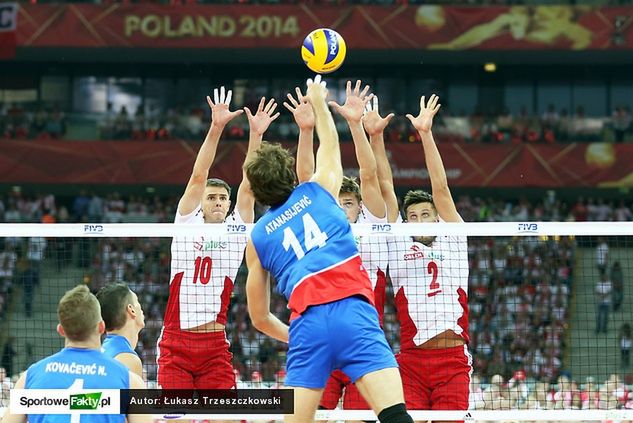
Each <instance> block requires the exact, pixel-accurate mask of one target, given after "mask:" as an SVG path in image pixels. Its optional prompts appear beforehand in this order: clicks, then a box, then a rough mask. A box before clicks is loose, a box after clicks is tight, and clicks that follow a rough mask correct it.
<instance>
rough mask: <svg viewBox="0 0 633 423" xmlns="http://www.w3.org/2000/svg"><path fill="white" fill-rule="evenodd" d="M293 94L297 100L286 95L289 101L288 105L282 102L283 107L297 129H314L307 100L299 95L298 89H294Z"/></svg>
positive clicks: (299, 90) (312, 115) (311, 111)
mask: <svg viewBox="0 0 633 423" xmlns="http://www.w3.org/2000/svg"><path fill="white" fill-rule="evenodd" d="M295 92H296V93H297V98H296V99H295V98H294V97H293V96H292V94H290V93H288V101H290V104H288V103H286V102H285V101H284V107H285V108H286V109H288V110H290V113H292V115H293V116H294V118H295V122H296V123H297V126H299V129H301V130H305V129H314V125H315V119H314V111H313V110H312V106H310V103H308V100H307V99H306V98H305V97H304V96H303V94H301V89H299V87H297V88H295Z"/></svg>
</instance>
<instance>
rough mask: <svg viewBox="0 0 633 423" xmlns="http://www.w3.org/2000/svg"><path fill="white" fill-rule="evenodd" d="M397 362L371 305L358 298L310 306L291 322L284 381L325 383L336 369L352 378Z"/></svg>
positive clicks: (304, 384)
mask: <svg viewBox="0 0 633 423" xmlns="http://www.w3.org/2000/svg"><path fill="white" fill-rule="evenodd" d="M391 367H396V368H397V367H398V363H397V362H396V359H395V357H394V355H393V351H392V350H391V347H389V344H388V343H387V340H386V339H385V333H384V332H383V331H382V329H381V328H380V324H379V323H378V313H377V312H376V309H375V308H374V307H373V306H372V305H371V304H369V303H368V302H367V301H366V300H364V299H362V298H359V297H349V298H344V299H342V300H339V301H334V302H332V303H327V304H321V305H317V306H311V307H309V308H308V309H307V310H306V311H305V312H304V313H303V314H302V315H301V316H300V317H298V318H296V319H295V320H293V321H292V322H291V323H290V337H289V340H288V359H287V363H286V372H287V374H286V382H285V385H286V386H293V387H303V388H324V387H325V383H326V382H327V379H328V378H329V377H330V373H332V371H333V370H335V369H340V370H342V371H343V372H344V373H345V374H346V375H348V376H349V377H350V379H351V380H352V382H356V380H358V379H359V378H360V377H362V376H364V375H366V374H367V373H371V372H374V371H377V370H382V369H387V368H391Z"/></svg>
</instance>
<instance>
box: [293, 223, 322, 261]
mask: <svg viewBox="0 0 633 423" xmlns="http://www.w3.org/2000/svg"><path fill="white" fill-rule="evenodd" d="M303 233H304V240H303V244H304V245H305V251H306V252H307V251H310V250H312V249H313V248H315V247H323V246H324V245H325V241H327V234H326V233H325V232H323V231H321V228H319V225H317V223H316V222H315V221H314V219H313V218H312V216H310V213H306V214H304V215H303ZM282 245H283V246H284V248H285V250H286V251H288V250H289V249H290V248H292V251H294V253H295V255H296V256H297V260H301V259H302V258H303V256H305V253H304V252H303V248H302V247H301V244H300V243H299V240H298V239H297V236H296V235H295V233H294V232H292V229H290V228H286V229H284V240H283V242H282Z"/></svg>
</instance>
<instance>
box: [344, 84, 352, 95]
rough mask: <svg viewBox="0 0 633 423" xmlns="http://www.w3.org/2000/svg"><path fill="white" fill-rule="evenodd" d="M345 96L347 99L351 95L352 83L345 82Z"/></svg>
mask: <svg viewBox="0 0 633 423" xmlns="http://www.w3.org/2000/svg"><path fill="white" fill-rule="evenodd" d="M345 95H346V96H348V97H349V96H350V95H352V81H347V84H345Z"/></svg>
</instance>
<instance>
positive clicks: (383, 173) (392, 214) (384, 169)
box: [369, 132, 399, 222]
mask: <svg viewBox="0 0 633 423" xmlns="http://www.w3.org/2000/svg"><path fill="white" fill-rule="evenodd" d="M369 139H370V141H371V149H372V151H373V152H374V158H375V159H376V169H377V173H378V183H379V184H380V193H381V194H382V198H383V200H384V202H385V204H386V206H387V220H388V221H389V222H395V221H396V220H397V218H398V213H399V210H398V197H396V190H395V189H394V185H393V174H392V172H391V165H390V164H389V159H388V158H387V151H386V150H385V139H384V136H383V133H382V132H380V133H378V134H374V135H371V136H370V137H369Z"/></svg>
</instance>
